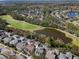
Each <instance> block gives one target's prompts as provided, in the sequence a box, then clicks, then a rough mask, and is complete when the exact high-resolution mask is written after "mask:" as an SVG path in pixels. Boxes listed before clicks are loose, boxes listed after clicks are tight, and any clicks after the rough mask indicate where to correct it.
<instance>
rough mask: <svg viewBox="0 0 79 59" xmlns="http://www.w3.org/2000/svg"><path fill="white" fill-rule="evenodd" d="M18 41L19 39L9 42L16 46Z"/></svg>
mask: <svg viewBox="0 0 79 59" xmlns="http://www.w3.org/2000/svg"><path fill="white" fill-rule="evenodd" d="M17 43H18V39H14V40H12V41H10V42H9V44H10V45H13V46H15V45H16V44H17Z"/></svg>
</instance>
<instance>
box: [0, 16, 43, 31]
mask: <svg viewBox="0 0 79 59" xmlns="http://www.w3.org/2000/svg"><path fill="white" fill-rule="evenodd" d="M0 18H2V19H4V20H6V21H7V22H8V23H9V24H10V25H8V27H13V28H17V29H22V30H28V31H34V30H38V29H41V28H43V27H41V26H38V25H34V24H30V23H27V22H24V21H19V20H15V19H13V18H12V17H11V16H10V15H4V16H0Z"/></svg>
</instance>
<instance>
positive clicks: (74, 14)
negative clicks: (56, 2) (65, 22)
mask: <svg viewBox="0 0 79 59" xmlns="http://www.w3.org/2000/svg"><path fill="white" fill-rule="evenodd" d="M77 15H78V13H77V12H75V11H69V12H68V17H70V18H73V17H76V16H77Z"/></svg>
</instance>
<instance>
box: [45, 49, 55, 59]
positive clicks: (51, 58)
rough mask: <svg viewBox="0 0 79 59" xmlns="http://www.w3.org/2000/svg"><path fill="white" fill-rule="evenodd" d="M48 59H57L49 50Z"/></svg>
mask: <svg viewBox="0 0 79 59" xmlns="http://www.w3.org/2000/svg"><path fill="white" fill-rule="evenodd" d="M46 58H47V59H55V55H54V52H53V51H52V50H48V51H47V53H46Z"/></svg>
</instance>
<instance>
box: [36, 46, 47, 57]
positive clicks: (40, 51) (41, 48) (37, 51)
mask: <svg viewBox="0 0 79 59" xmlns="http://www.w3.org/2000/svg"><path fill="white" fill-rule="evenodd" d="M45 53H46V51H45V48H44V47H37V48H36V49H35V55H37V56H40V55H41V54H45Z"/></svg>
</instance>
